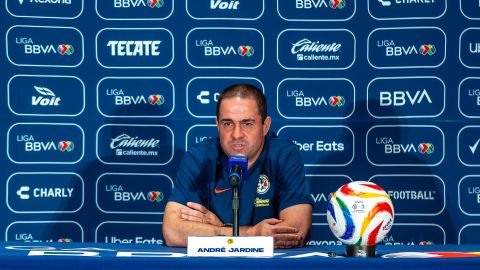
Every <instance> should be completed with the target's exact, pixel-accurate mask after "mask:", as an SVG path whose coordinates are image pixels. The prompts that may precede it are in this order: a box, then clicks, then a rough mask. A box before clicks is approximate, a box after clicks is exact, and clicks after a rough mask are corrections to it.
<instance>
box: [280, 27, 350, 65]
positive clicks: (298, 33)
mask: <svg viewBox="0 0 480 270" xmlns="http://www.w3.org/2000/svg"><path fill="white" fill-rule="evenodd" d="M355 47H356V41H355V36H354V35H353V33H352V32H350V31H349V30H346V29H318V30H307V29H287V30H284V31H282V32H281V33H280V34H279V35H278V37H277V61H278V63H279V64H280V65H281V66H282V67H283V68H285V69H305V70H315V69H319V70H321V69H347V68H349V67H350V66H352V65H353V62H354V61H355Z"/></svg>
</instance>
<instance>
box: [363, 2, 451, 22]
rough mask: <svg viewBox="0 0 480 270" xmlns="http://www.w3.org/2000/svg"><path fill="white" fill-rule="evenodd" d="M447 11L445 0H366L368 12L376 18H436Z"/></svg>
mask: <svg viewBox="0 0 480 270" xmlns="http://www.w3.org/2000/svg"><path fill="white" fill-rule="evenodd" d="M446 11H447V0H435V1H395V0H368V12H369V13H370V16H372V17H373V18H375V19H377V20H395V19H438V18H440V17H442V16H443V15H444V14H445V12H446Z"/></svg>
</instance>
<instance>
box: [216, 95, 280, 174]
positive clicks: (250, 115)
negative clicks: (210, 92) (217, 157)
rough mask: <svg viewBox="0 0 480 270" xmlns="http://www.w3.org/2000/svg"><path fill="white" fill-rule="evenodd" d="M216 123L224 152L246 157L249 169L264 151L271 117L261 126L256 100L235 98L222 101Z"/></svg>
mask: <svg viewBox="0 0 480 270" xmlns="http://www.w3.org/2000/svg"><path fill="white" fill-rule="evenodd" d="M216 122H217V128H218V134H219V137H220V144H221V145H222V149H223V151H224V152H225V153H226V154H227V155H228V156H232V155H240V154H241V155H245V156H247V157H248V167H249V168H250V167H251V165H252V164H253V163H254V162H255V161H256V160H257V158H258V156H259V155H260V153H261V151H262V148H263V144H264V141H265V137H264V136H265V135H266V134H267V132H268V130H269V129H270V123H271V119H270V117H267V119H266V120H265V122H264V123H262V117H261V116H260V114H259V113H258V107H257V102H256V101H255V99H253V98H240V97H233V98H226V99H223V100H222V103H221V104H220V108H219V112H218V118H217V121H216Z"/></svg>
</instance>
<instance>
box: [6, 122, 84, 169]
mask: <svg viewBox="0 0 480 270" xmlns="http://www.w3.org/2000/svg"><path fill="white" fill-rule="evenodd" d="M8 140H9V142H8V146H7V151H8V154H9V157H10V159H11V160H12V161H14V162H17V163H76V162H78V161H79V159H81V158H82V156H83V140H84V134H83V130H82V129H81V128H80V127H79V126H77V125H74V124H48V123H42V124H33V123H21V124H15V125H13V126H12V127H11V128H10V129H9V131H8ZM74 145H77V146H78V147H74Z"/></svg>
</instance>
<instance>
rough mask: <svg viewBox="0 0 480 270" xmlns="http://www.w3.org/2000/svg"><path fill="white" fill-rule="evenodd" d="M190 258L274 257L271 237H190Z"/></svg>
mask: <svg viewBox="0 0 480 270" xmlns="http://www.w3.org/2000/svg"><path fill="white" fill-rule="evenodd" d="M187 255H188V256H189V257H273V237H271V236H251V237H250V236H236V237H232V236H189V237H188V244H187Z"/></svg>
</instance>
